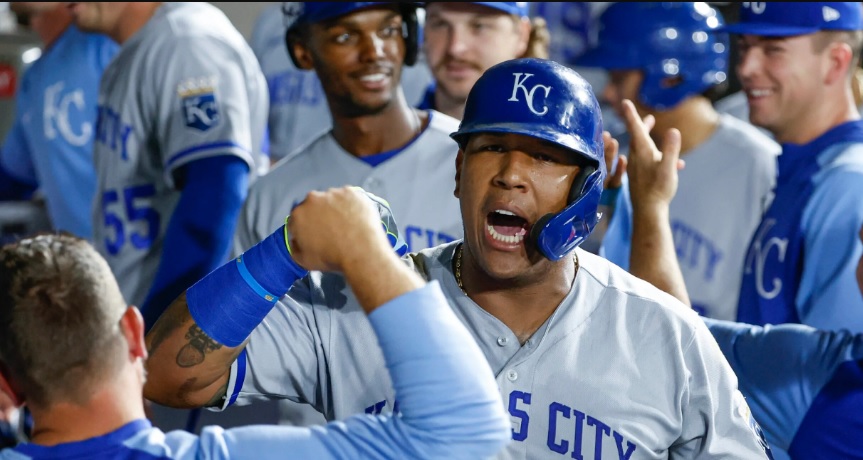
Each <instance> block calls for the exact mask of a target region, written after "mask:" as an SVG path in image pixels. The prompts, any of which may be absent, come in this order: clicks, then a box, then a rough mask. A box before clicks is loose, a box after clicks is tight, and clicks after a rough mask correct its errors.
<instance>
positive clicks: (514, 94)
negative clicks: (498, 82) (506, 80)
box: [507, 72, 551, 115]
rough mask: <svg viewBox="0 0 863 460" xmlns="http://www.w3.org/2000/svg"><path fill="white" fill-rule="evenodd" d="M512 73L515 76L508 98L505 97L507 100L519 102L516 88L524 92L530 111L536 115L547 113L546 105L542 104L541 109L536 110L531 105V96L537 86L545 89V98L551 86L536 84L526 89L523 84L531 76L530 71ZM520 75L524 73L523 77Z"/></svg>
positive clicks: (533, 94)
mask: <svg viewBox="0 0 863 460" xmlns="http://www.w3.org/2000/svg"><path fill="white" fill-rule="evenodd" d="M512 75H513V76H514V77H515V81H514V82H513V83H512V95H511V96H510V97H509V99H507V101H509V102H520V101H519V99H518V90H519V89H521V91H522V92H523V93H524V99H525V102H527V108H528V109H530V111H531V112H533V113H535V114H536V115H545V114H546V113H548V107H547V106H546V105H545V104H543V106H542V110H541V111H539V110H536V108H535V107H534V106H533V98H534V96H535V95H536V94H535V93H536V89H537V88H542V89H543V90H544V91H545V97H546V98H547V97H548V93H550V92H551V86H546V85H540V84H536V85H533V87H532V88H530V89H527V86H525V85H524V84H525V82H527V80H528V78H530V77H532V76H533V74H532V73H521V72H517V73H516V72H514V73H513V74H512ZM522 75H524V78H522Z"/></svg>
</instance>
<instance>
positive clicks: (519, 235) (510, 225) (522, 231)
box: [486, 209, 530, 244]
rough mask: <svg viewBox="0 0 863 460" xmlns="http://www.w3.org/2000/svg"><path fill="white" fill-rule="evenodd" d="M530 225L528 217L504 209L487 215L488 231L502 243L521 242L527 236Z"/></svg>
mask: <svg viewBox="0 0 863 460" xmlns="http://www.w3.org/2000/svg"><path fill="white" fill-rule="evenodd" d="M529 227H530V224H528V222H527V219H525V218H523V217H520V216H518V215H516V214H515V213H513V212H510V211H506V210H503V209H497V210H494V211H492V212H490V213H488V217H486V228H487V229H488V233H489V234H490V235H491V237H492V238H494V239H495V240H496V241H500V242H501V243H506V244H519V243H521V242H522V241H524V238H525V236H527V234H528V229H529Z"/></svg>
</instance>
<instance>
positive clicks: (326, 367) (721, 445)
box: [226, 242, 766, 459]
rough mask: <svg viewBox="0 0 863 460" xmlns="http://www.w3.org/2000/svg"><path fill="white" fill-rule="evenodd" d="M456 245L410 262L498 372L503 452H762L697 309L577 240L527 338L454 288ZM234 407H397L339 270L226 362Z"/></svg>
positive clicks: (300, 289)
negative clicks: (285, 403) (565, 289)
mask: <svg viewBox="0 0 863 460" xmlns="http://www.w3.org/2000/svg"><path fill="white" fill-rule="evenodd" d="M457 246H458V243H457V242H456V243H450V244H446V245H442V246H439V247H436V248H431V249H427V250H424V251H420V253H419V254H412V255H409V256H407V257H406V261H407V262H408V263H409V264H411V266H412V267H413V268H414V269H415V270H417V271H418V272H419V273H420V274H421V275H423V276H424V277H425V278H426V279H430V280H437V281H439V282H440V284H441V287H442V289H443V292H444V294H445V295H446V297H447V298H448V300H449V302H450V305H451V307H452V308H453V310H454V311H455V312H456V315H457V316H459V318H460V319H461V320H462V322H463V323H464V324H465V325H466V326H467V328H468V330H469V331H470V332H471V334H472V335H473V338H474V339H475V340H476V341H477V342H478V343H479V346H480V348H481V349H482V350H483V352H484V354H485V356H486V358H487V359H488V361H489V363H490V364H491V368H492V370H493V371H494V372H495V375H496V378H497V382H498V385H499V387H500V391H501V396H502V398H503V400H502V403H503V404H504V406H505V407H506V410H507V411H508V412H509V414H510V417H511V422H512V437H513V442H511V443H510V445H509V446H508V448H507V449H506V450H505V451H504V452H503V453H502V454H501V455H500V456H499V458H504V459H527V458H532V459H535V458H558V456H559V455H562V456H563V457H560V458H577V459H600V458H606V459H608V458H620V459H667V458H673V459H677V458H698V459H704V458H727V459H732V458H733V459H757V458H765V457H766V455H765V453H764V451H763V449H762V445H761V444H760V437H759V436H757V435H756V433H755V430H756V429H757V425H755V424H754V423H753V422H752V419H751V416H750V414H749V409H748V406H747V405H746V402H745V400H744V399H743V397H742V395H741V394H740V393H739V391H738V390H737V379H736V377H735V375H734V373H733V372H732V371H731V368H730V367H729V365H728V362H727V361H726V360H725V358H724V357H723V356H722V352H721V351H720V350H719V347H718V345H717V344H716V342H715V341H714V339H713V337H712V336H711V335H710V332H709V331H708V330H707V328H706V327H705V325H704V323H703V322H702V321H701V319H700V318H699V317H698V315H697V314H696V313H695V312H693V311H692V310H691V309H689V308H687V307H685V306H684V305H683V304H681V303H680V302H678V301H677V300H675V299H674V298H672V297H671V296H669V295H667V294H665V293H663V292H660V291H659V290H657V289H656V288H654V287H653V286H651V285H649V284H648V283H646V282H644V281H642V280H639V279H637V278H635V277H633V276H632V275H630V274H628V273H626V272H625V271H623V270H622V269H620V268H619V267H616V266H614V265H613V264H611V263H609V262H608V261H607V260H605V259H603V258H600V257H597V256H594V255H592V254H590V253H588V252H586V251H584V250H582V249H577V250H576V251H577V252H576V253H577V254H578V258H579V262H580V265H581V268H580V269H579V271H578V274H577V276H576V278H575V281H574V283H573V286H572V289H571V290H570V292H569V294H568V295H567V297H566V298H565V299H564V300H563V302H561V304H560V306H559V307H558V308H557V310H556V311H555V312H554V314H552V316H551V317H550V318H549V319H548V320H547V321H546V323H545V324H544V325H542V326H541V327H540V328H539V329H538V330H537V332H536V333H535V334H534V335H533V337H531V338H530V339H529V340H528V341H527V342H526V343H525V344H524V345H520V344H519V341H518V338H517V337H516V336H515V335H514V334H513V333H512V331H511V330H510V329H509V328H507V327H506V326H505V325H504V324H503V323H502V322H501V321H499V320H498V319H497V318H495V317H494V316H492V315H490V314H489V313H488V312H486V311H485V310H483V309H482V308H480V307H479V306H478V305H477V304H475V303H474V302H473V301H472V300H471V299H470V298H468V297H467V296H466V295H465V294H464V293H462V291H461V290H460V289H459V287H458V285H457V283H456V280H455V277H454V276H453V272H452V259H453V254H454V252H455V249H456V248H457ZM228 396H229V397H228V398H226V400H227V402H226V405H228V404H230V403H234V402H239V403H247V402H250V401H252V400H259V399H263V398H288V399H291V400H294V401H300V402H308V403H310V404H312V405H313V406H314V407H316V408H317V409H318V410H320V411H321V412H323V413H324V414H325V415H326V416H327V418H329V419H335V418H341V417H344V416H346V415H349V414H353V413H357V412H366V413H385V412H397V411H398V401H397V400H395V399H394V394H393V391H392V387H391V384H390V380H389V377H388V375H387V372H386V370H385V368H384V362H383V357H382V354H381V351H380V349H379V347H378V345H377V344H376V343H375V339H374V334H373V333H372V329H371V326H370V324H369V322H368V320H367V319H366V318H365V316H364V315H363V311H362V309H361V308H360V306H359V305H358V304H357V301H356V299H355V298H354V295H353V293H352V291H351V290H350V289H349V288H347V287H346V284H345V281H344V278H342V277H340V276H338V275H335V274H322V273H320V272H313V273H311V274H310V276H309V277H306V278H305V279H303V280H301V281H299V282H297V283H296V284H295V285H294V286H293V288H292V289H291V291H290V292H289V294H288V295H287V296H285V297H283V298H282V299H281V300H280V301H279V302H278V303H277V305H276V307H275V308H274V309H273V310H272V312H271V313H270V314H269V315H268V316H267V318H266V319H265V320H264V321H263V323H262V324H261V325H260V326H259V327H258V328H257V329H256V330H255V331H254V332H253V333H252V335H251V339H250V341H249V343H248V346H247V347H246V348H245V350H244V351H243V352H242V354H241V355H240V357H239V358H238V359H237V361H236V362H235V363H234V364H233V366H232V369H231V376H230V380H229V384H228Z"/></svg>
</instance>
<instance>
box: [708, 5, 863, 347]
mask: <svg viewBox="0 0 863 460" xmlns="http://www.w3.org/2000/svg"><path fill="white" fill-rule="evenodd" d="M861 16H863V15H861V4H860V3H856V2H818V3H774V2H768V3H764V2H747V3H744V4H742V5H741V10H740V22H739V23H737V24H732V25H729V26H726V27H724V28H723V29H721V30H722V31H723V32H730V33H733V34H736V37H737V45H738V47H739V48H740V61H739V62H738V63H737V67H736V71H737V75H738V77H739V80H740V82H741V85H742V87H743V89H744V91H746V96H747V99H748V101H749V119H750V121H751V122H752V124H754V125H756V126H760V127H762V128H765V129H767V130H768V131H770V132H771V133H773V136H774V138H775V139H776V140H777V141H778V142H779V143H781V144H782V154H781V155H780V156H779V166H778V171H779V176H778V179H777V185H776V190H775V198H774V199H773V202H772V204H771V206H770V208H769V209H768V210H767V212H766V213H765V215H764V216H763V218H762V219H761V223H760V224H759V225H758V227H757V228H756V230H755V233H754V235H753V237H752V239H751V242H750V244H749V246H748V252H747V254H746V258H745V259H744V266H743V268H744V270H743V281H742V285H741V289H740V300H739V305H738V311H737V316H736V318H737V320H738V321H741V322H745V323H751V324H757V325H763V324H779V323H803V324H808V325H810V326H813V327H816V328H819V329H825V330H838V329H848V330H851V331H852V332H863V298H861V297H860V295H859V292H858V290H857V285H856V281H855V279H854V268H855V266H856V264H857V260H858V259H859V258H860V256H861V254H863V245H861V244H860V241H858V240H857V239H856V238H855V237H854V235H855V234H856V232H857V231H858V229H859V228H860V227H861V225H863V200H861V199H860V197H861V196H863V122H861V121H860V113H859V112H858V110H857V107H856V104H855V102H854V98H853V92H852V90H851V81H852V76H853V74H854V69H856V68H857V66H858V62H859V59H860V49H861V47H863V18H861Z"/></svg>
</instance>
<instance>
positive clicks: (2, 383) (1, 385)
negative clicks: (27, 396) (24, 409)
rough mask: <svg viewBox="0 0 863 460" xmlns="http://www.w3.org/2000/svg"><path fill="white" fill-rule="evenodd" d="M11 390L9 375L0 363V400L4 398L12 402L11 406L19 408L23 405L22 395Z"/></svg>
mask: <svg viewBox="0 0 863 460" xmlns="http://www.w3.org/2000/svg"><path fill="white" fill-rule="evenodd" d="M13 388H14V385H12V377H11V373H10V372H9V370H8V368H7V367H6V364H5V363H4V362H3V361H0V399H2V398H3V397H4V396H6V397H7V398H9V399H10V400H11V401H12V405H13V406H15V407H20V406H21V405H22V404H24V395H23V394H22V393H21V392H19V391H15V390H14V389H13ZM0 409H2V406H0Z"/></svg>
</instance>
